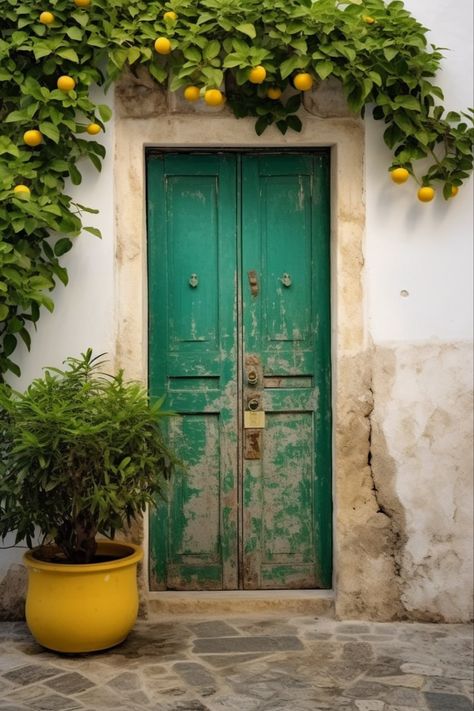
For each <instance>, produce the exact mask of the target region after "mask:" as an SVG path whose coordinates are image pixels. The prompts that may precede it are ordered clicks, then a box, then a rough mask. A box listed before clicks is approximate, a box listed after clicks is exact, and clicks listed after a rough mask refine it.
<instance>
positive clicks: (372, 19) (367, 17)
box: [362, 15, 375, 25]
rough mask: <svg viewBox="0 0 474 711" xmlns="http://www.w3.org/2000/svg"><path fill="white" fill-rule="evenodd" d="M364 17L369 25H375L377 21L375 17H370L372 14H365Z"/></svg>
mask: <svg viewBox="0 0 474 711" xmlns="http://www.w3.org/2000/svg"><path fill="white" fill-rule="evenodd" d="M362 19H363V20H364V22H366V23H367V24H368V25H373V24H374V22H375V20H374V18H373V17H370V15H363V16H362Z"/></svg>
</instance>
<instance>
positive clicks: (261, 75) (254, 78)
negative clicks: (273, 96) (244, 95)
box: [249, 64, 267, 84]
mask: <svg viewBox="0 0 474 711" xmlns="http://www.w3.org/2000/svg"><path fill="white" fill-rule="evenodd" d="M266 76H267V70H266V69H265V67H262V65H261V64H258V65H257V66H256V67H253V69H251V70H250V72H249V81H250V82H252V84H262V83H263V82H264V81H265V77H266Z"/></svg>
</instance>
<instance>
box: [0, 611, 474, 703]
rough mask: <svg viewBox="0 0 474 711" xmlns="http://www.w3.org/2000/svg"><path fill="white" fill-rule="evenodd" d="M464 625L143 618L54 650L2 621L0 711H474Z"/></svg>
mask: <svg viewBox="0 0 474 711" xmlns="http://www.w3.org/2000/svg"><path fill="white" fill-rule="evenodd" d="M473 708H474V707H473V630H472V627H471V626H470V625H429V624H406V623H390V624H382V623H369V622H337V621H335V620H333V619H329V618H328V619H326V618H319V619H318V618H315V617H308V616H307V615H306V616H288V617H284V616H282V615H280V614H279V615H275V616H271V617H269V616H267V617H261V616H255V615H247V616H239V617H237V616H234V617H233V616H231V615H228V616H226V618H225V620H224V619H220V618H209V617H207V618H196V617H194V618H187V619H185V618H182V617H176V618H174V619H170V618H167V619H163V620H159V619H156V618H152V619H151V620H149V621H148V622H139V623H138V624H137V625H136V627H135V629H134V631H133V632H132V633H131V635H130V636H129V638H128V639H127V640H126V642H124V643H123V644H122V645H120V646H119V647H116V648H114V649H111V650H108V651H105V652H100V653H97V654H89V655H77V656H71V655H60V654H55V653H53V652H49V651H48V650H45V649H43V648H41V647H40V646H39V645H37V644H36V643H35V642H34V640H32V638H31V636H30V635H29V632H28V630H27V629H26V627H25V625H24V624H22V623H12V622H7V623H0V711H75V710H76V709H79V710H80V711H107V710H110V711H146V710H147V709H148V710H149V711H323V710H324V711H339V710H340V711H473Z"/></svg>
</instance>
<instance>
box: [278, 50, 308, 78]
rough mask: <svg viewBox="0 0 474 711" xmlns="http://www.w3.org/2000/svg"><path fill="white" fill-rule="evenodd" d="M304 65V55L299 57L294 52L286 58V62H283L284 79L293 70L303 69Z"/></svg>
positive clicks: (281, 68)
mask: <svg viewBox="0 0 474 711" xmlns="http://www.w3.org/2000/svg"><path fill="white" fill-rule="evenodd" d="M303 68H304V67H303V65H302V57H298V56H297V55H296V54H293V55H292V56H291V57H289V58H288V59H285V61H284V62H282V63H281V65H280V75H281V78H282V79H286V78H287V77H288V76H290V74H291V73H292V72H294V71H295V70H296V69H303Z"/></svg>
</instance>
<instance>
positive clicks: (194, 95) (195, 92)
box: [184, 86, 201, 101]
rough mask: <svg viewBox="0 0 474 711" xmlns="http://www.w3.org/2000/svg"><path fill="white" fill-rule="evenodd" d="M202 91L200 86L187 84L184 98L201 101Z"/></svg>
mask: <svg viewBox="0 0 474 711" xmlns="http://www.w3.org/2000/svg"><path fill="white" fill-rule="evenodd" d="M200 96H201V92H200V91H199V87H198V86H187V87H186V89H185V90H184V98H185V99H186V101H199V97H200Z"/></svg>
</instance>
